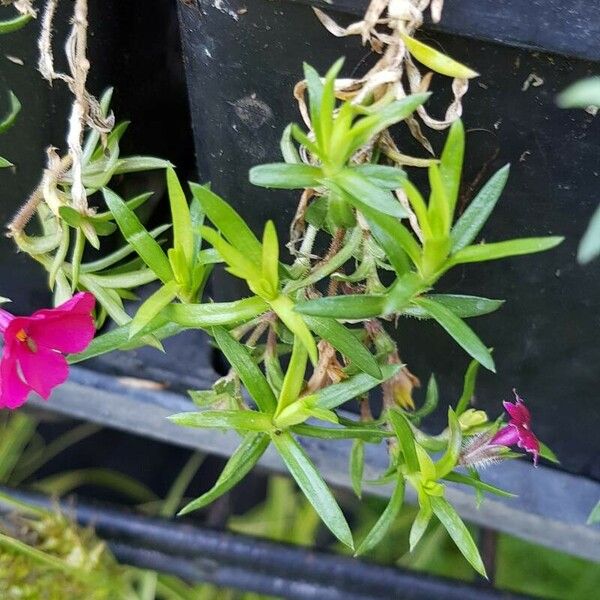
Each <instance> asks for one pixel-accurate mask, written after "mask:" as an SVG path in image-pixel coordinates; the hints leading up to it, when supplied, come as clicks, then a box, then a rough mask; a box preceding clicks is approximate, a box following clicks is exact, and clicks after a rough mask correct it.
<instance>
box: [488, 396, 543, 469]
mask: <svg viewBox="0 0 600 600" xmlns="http://www.w3.org/2000/svg"><path fill="white" fill-rule="evenodd" d="M513 393H514V395H515V398H516V402H514V403H513V402H503V403H502V404H503V405H504V408H505V409H506V412H507V413H508V414H509V416H510V419H509V421H508V425H506V426H504V427H502V429H500V430H499V431H498V433H496V435H495V436H494V437H493V438H492V439H491V441H490V444H494V445H496V446H514V445H515V444H516V445H517V446H518V447H519V448H523V450H525V451H526V452H529V453H530V454H533V464H535V465H537V461H538V455H539V453H540V442H539V440H538V439H537V437H536V436H535V434H534V433H533V431H531V413H530V412H529V410H528V409H527V407H526V406H525V404H524V402H523V400H522V399H521V398H520V397H519V395H518V394H517V391H516V390H513Z"/></svg>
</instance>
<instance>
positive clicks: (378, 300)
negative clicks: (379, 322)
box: [294, 294, 387, 320]
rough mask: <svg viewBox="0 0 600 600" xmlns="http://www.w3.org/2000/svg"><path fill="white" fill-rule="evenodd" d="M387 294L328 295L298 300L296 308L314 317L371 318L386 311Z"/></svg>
mask: <svg viewBox="0 0 600 600" xmlns="http://www.w3.org/2000/svg"><path fill="white" fill-rule="evenodd" d="M386 299H387V298H386V296H383V295H381V296H375V295H368V294H364V295H362V294H349V295H347V296H328V297H326V298H318V299H316V300H307V301H305V302H298V303H296V306H295V308H294V310H295V311H296V312H299V313H301V314H303V315H312V316H314V317H333V318H335V319H349V320H354V319H370V318H372V317H379V316H381V315H382V314H383V312H384V307H385V303H386Z"/></svg>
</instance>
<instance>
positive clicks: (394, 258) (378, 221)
mask: <svg viewBox="0 0 600 600" xmlns="http://www.w3.org/2000/svg"><path fill="white" fill-rule="evenodd" d="M359 210H360V211H361V212H362V213H363V215H364V216H365V218H366V219H367V222H368V223H369V227H370V228H371V232H372V234H373V237H374V238H375V239H376V240H377V243H378V244H379V245H380V246H381V248H382V249H383V250H384V251H385V254H386V256H387V258H388V260H389V261H390V263H391V265H392V267H394V270H395V271H396V273H398V275H401V274H403V273H405V272H406V271H408V269H409V264H408V261H407V260H406V256H408V257H409V258H410V260H411V261H412V262H413V264H414V265H416V266H419V265H420V263H421V248H420V246H419V244H418V243H417V241H416V240H415V238H414V237H413V236H412V235H411V233H410V232H409V231H408V229H406V227H404V225H402V223H400V221H398V220H397V219H394V218H393V217H390V216H388V215H384V214H381V213H380V212H378V211H376V210H374V209H373V208H371V207H369V206H367V205H366V204H365V203H363V204H362V205H361V207H360V208H359Z"/></svg>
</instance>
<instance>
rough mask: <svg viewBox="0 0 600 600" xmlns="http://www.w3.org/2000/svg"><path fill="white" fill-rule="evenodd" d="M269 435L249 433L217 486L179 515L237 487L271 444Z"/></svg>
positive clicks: (227, 465) (229, 462)
mask: <svg viewBox="0 0 600 600" xmlns="http://www.w3.org/2000/svg"><path fill="white" fill-rule="evenodd" d="M270 441H271V440H270V438H269V436H268V435H266V434H264V433H260V432H249V433H247V434H246V435H245V436H244V439H243V441H242V443H241V444H240V445H239V446H238V448H237V450H236V451H235V452H234V453H233V454H232V455H231V457H230V458H229V460H228V461H227V464H226V465H225V467H224V469H223V471H222V472H221V475H219V478H218V479H217V481H216V483H215V485H214V486H213V487H212V488H211V489H210V490H209V491H208V492H205V493H204V494H202V496H200V497H199V498H196V500H193V501H192V502H190V503H189V504H188V505H187V506H185V507H184V508H182V509H181V511H180V512H179V515H185V514H188V513H190V512H192V511H194V510H198V509H199V508H203V507H205V506H207V505H208V504H210V503H211V502H214V501H215V500H216V499H217V498H219V497H221V496H222V495H223V494H225V493H227V492H228V491H229V490H231V489H232V488H233V487H234V486H236V485H237V484H238V483H239V482H240V481H241V480H242V479H243V478H244V477H245V476H246V475H247V474H248V473H249V472H250V471H251V470H252V469H253V468H254V466H255V465H256V463H257V462H258V461H259V459H260V457H261V456H262V455H263V454H264V452H265V450H266V449H267V448H268V446H269V443H270Z"/></svg>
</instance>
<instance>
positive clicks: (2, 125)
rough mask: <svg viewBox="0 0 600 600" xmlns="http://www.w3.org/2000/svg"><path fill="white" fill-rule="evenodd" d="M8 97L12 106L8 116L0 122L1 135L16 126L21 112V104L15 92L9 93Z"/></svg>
mask: <svg viewBox="0 0 600 600" xmlns="http://www.w3.org/2000/svg"><path fill="white" fill-rule="evenodd" d="M8 96H9V101H10V106H9V109H8V114H7V115H6V116H5V117H3V118H2V120H1V121H0V133H4V132H5V131H7V130H8V129H10V128H11V127H12V126H13V125H14V124H15V121H16V119H17V115H18V114H19V112H20V111H21V103H20V102H19V99H18V98H17V97H16V96H15V94H14V93H13V92H8Z"/></svg>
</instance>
